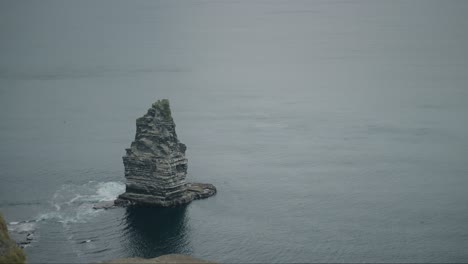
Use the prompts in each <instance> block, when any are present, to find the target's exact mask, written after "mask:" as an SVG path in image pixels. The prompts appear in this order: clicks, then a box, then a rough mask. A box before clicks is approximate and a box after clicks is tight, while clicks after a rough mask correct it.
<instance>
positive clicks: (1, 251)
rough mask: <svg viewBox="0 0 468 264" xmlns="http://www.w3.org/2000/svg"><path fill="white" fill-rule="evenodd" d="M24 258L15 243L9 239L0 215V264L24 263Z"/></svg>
mask: <svg viewBox="0 0 468 264" xmlns="http://www.w3.org/2000/svg"><path fill="white" fill-rule="evenodd" d="M25 262H26V256H25V255H24V252H23V250H21V249H20V248H19V247H18V246H17V245H16V243H15V242H14V241H13V240H12V239H10V236H9V235H8V228H7V225H6V223H5V220H4V219H3V217H2V215H1V214H0V263H25Z"/></svg>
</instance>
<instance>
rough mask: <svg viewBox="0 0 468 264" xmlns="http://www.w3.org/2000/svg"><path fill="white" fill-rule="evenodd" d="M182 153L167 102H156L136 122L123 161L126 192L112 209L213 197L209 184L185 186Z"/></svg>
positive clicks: (173, 204) (168, 203)
mask: <svg viewBox="0 0 468 264" xmlns="http://www.w3.org/2000/svg"><path fill="white" fill-rule="evenodd" d="M186 149H187V147H186V146H185V145H184V144H183V143H181V142H180V141H179V139H178V138H177V134H176V131H175V123H174V120H173V119H172V116H171V109H170V106H169V100H167V99H163V100H158V101H157V102H156V103H154V104H153V105H152V107H151V108H150V109H149V110H148V112H147V113H146V114H145V115H144V116H143V117H140V118H138V119H137V120H136V135H135V141H133V142H132V144H131V146H130V148H128V149H126V152H127V153H126V155H125V156H124V157H123V163H124V166H125V178H126V179H127V182H126V190H125V193H123V194H121V195H119V197H118V198H117V200H115V202H114V203H115V205H118V206H127V205H152V206H159V207H172V206H177V205H183V204H188V203H190V202H191V201H193V200H195V199H202V198H207V197H210V196H212V195H214V194H216V188H215V187H214V186H213V185H211V184H202V183H186V181H185V178H186V176H187V158H186V157H185V150H186Z"/></svg>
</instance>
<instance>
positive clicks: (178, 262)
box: [104, 254, 214, 264]
mask: <svg viewBox="0 0 468 264" xmlns="http://www.w3.org/2000/svg"><path fill="white" fill-rule="evenodd" d="M104 263H106V264H118V263H122V264H136V263H148V264H151V263H173V264H182V263H186V264H188V263H193V264H209V263H214V262H208V261H204V260H201V259H196V258H192V257H190V256H185V255H178V254H170V255H163V256H160V257H157V258H152V259H144V258H125V259H114V260H111V261H108V262H104Z"/></svg>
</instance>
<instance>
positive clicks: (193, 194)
mask: <svg viewBox="0 0 468 264" xmlns="http://www.w3.org/2000/svg"><path fill="white" fill-rule="evenodd" d="M215 194H216V187H215V186H214V185H212V184H209V183H188V184H187V185H186V191H185V193H184V194H183V195H181V196H180V197H177V198H176V199H167V200H166V199H158V198H156V197H155V196H153V195H142V194H133V193H128V192H126V193H123V194H121V195H119V197H118V198H117V199H116V200H115V201H114V204H113V205H114V206H120V207H126V206H134V205H145V206H155V207H176V206H181V205H186V204H189V203H190V202H192V201H193V200H199V199H205V198H208V197H210V196H213V195H215ZM96 209H99V208H96ZM103 209H106V208H103Z"/></svg>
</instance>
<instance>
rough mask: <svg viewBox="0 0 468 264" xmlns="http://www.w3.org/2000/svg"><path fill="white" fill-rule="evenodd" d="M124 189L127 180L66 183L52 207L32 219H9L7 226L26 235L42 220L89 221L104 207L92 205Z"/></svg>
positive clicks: (51, 202) (113, 197)
mask: <svg viewBox="0 0 468 264" xmlns="http://www.w3.org/2000/svg"><path fill="white" fill-rule="evenodd" d="M124 191H125V184H123V183H121V182H94V181H90V182H88V183H86V184H83V185H73V184H66V185H63V186H62V187H60V188H59V189H58V190H57V191H56V192H55V194H54V195H53V197H52V199H51V200H50V202H49V203H50V205H51V208H50V210H49V211H47V212H45V213H41V214H39V215H38V216H37V217H35V218H33V219H31V220H27V221H21V222H17V221H14V222H10V223H9V224H8V230H9V231H10V232H12V233H16V234H23V235H24V234H32V233H34V232H35V231H36V229H37V226H38V224H40V223H42V222H58V223H62V224H63V225H65V226H66V225H68V224H73V223H86V222H87V221H88V220H90V219H91V218H93V217H95V216H97V215H99V214H100V213H101V212H102V211H103V209H93V205H94V204H95V203H97V202H103V201H112V200H115V199H116V198H117V196H118V195H119V194H121V193H123V192H124ZM20 240H21V238H20Z"/></svg>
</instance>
